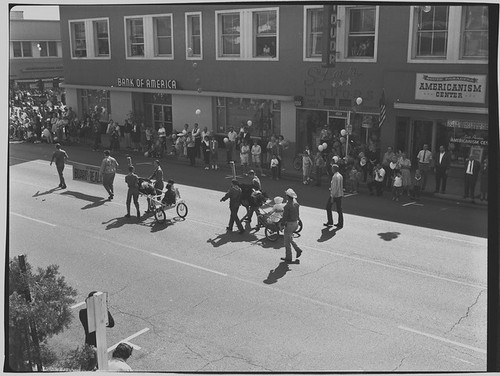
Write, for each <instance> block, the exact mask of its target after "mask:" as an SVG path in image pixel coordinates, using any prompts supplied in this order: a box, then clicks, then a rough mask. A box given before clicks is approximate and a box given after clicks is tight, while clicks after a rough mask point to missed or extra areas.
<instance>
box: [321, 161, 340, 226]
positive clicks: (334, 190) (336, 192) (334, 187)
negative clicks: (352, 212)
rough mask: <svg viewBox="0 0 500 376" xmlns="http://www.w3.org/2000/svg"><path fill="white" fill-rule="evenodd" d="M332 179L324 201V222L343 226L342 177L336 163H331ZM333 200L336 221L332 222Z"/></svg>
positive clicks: (329, 224)
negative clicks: (325, 219)
mask: <svg viewBox="0 0 500 376" xmlns="http://www.w3.org/2000/svg"><path fill="white" fill-rule="evenodd" d="M332 172H333V176H332V180H331V183H330V196H329V197H328V201H327V203H326V218H327V221H326V223H324V225H325V226H327V227H331V226H335V227H337V229H341V228H342V227H344V214H343V212H342V197H343V196H344V178H343V177H342V175H341V174H340V173H339V166H338V165H337V164H334V165H332ZM334 202H335V206H336V210H337V214H338V217H339V218H338V222H337V223H336V224H335V225H334V224H333V215H332V206H333V203H334Z"/></svg>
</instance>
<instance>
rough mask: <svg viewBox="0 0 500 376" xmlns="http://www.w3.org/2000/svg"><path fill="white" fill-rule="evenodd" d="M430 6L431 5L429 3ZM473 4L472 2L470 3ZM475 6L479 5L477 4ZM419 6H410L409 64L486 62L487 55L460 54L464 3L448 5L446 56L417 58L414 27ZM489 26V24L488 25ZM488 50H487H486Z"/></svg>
mask: <svg viewBox="0 0 500 376" xmlns="http://www.w3.org/2000/svg"><path fill="white" fill-rule="evenodd" d="M431 6H432V5H431ZM472 6H474V4H472ZM477 6H481V5H480V4H478V5H477ZM418 7H419V6H410V22H409V29H408V30H409V33H408V55H407V63H409V64H429V63H431V64H488V56H484V57H482V56H479V57H464V56H462V52H461V51H462V46H463V44H462V43H463V42H462V40H463V30H464V28H463V22H464V20H465V17H464V15H463V14H464V10H465V5H463V6H462V5H449V10H448V20H449V24H448V40H447V46H448V48H447V51H446V56H445V57H443V58H418V57H416V56H415V48H416V40H415V37H416V28H417V22H418V20H417V17H418V12H417V9H418ZM488 26H489V25H488ZM488 52H489V51H488Z"/></svg>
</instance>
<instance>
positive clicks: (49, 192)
mask: <svg viewBox="0 0 500 376" xmlns="http://www.w3.org/2000/svg"><path fill="white" fill-rule="evenodd" d="M60 189H62V188H60V187H55V188H52V189H49V190H48V191H45V192H40V191H37V192H36V193H35V194H34V195H33V196H32V197H40V196H45V195H50V194H51V193H54V192H55V191H58V190H60Z"/></svg>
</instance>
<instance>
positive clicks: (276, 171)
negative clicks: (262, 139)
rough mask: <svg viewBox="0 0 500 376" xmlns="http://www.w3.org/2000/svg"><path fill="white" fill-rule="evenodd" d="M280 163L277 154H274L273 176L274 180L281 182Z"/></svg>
mask: <svg viewBox="0 0 500 376" xmlns="http://www.w3.org/2000/svg"><path fill="white" fill-rule="evenodd" d="M279 164H280V162H279V161H278V157H276V154H273V157H272V158H271V163H270V167H271V175H272V177H273V180H279V178H278V167H279Z"/></svg>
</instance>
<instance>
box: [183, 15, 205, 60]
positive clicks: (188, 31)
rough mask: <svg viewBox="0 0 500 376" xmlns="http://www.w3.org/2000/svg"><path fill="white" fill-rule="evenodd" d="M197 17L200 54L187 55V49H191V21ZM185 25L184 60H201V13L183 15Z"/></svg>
mask: <svg viewBox="0 0 500 376" xmlns="http://www.w3.org/2000/svg"><path fill="white" fill-rule="evenodd" d="M196 16H198V17H199V20H200V35H199V37H200V53H199V54H196V55H195V54H192V55H191V56H190V55H189V52H188V50H189V48H192V42H193V41H192V37H193V34H192V21H191V20H192V19H193V18H194V17H196ZM184 19H185V25H186V60H203V17H202V13H201V12H186V13H185V15H184Z"/></svg>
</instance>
